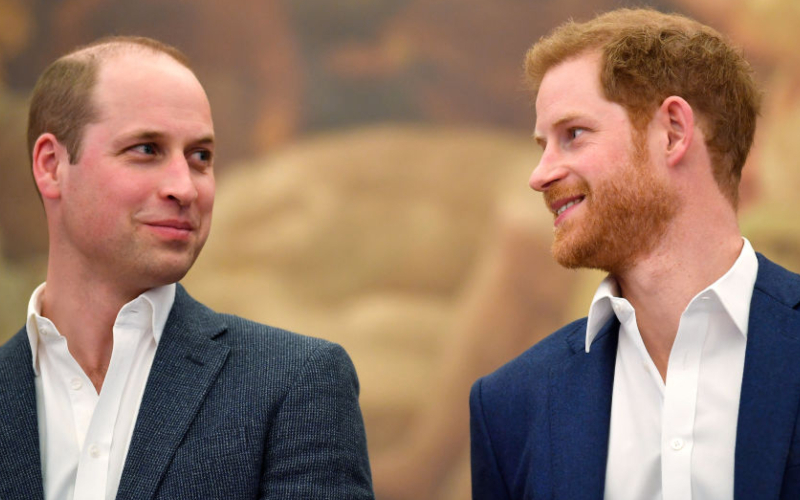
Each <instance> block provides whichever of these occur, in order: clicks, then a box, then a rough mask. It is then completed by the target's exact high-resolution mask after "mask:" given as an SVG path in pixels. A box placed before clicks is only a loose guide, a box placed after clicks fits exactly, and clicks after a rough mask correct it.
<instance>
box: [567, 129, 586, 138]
mask: <svg viewBox="0 0 800 500" xmlns="http://www.w3.org/2000/svg"><path fill="white" fill-rule="evenodd" d="M584 132H586V129H584V128H581V127H572V128H570V129H569V130H568V131H567V133H568V134H569V138H570V139H577V138H578V137H579V136H580V135H581V134H583V133H584Z"/></svg>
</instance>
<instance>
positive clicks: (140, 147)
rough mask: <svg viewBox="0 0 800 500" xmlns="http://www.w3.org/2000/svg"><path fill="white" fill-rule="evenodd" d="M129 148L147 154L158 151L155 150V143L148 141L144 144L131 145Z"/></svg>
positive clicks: (153, 153)
mask: <svg viewBox="0 0 800 500" xmlns="http://www.w3.org/2000/svg"><path fill="white" fill-rule="evenodd" d="M131 150H132V151H135V152H137V153H142V154H144V155H148V156H151V155H155V154H156V153H158V151H156V145H155V144H153V143H152V142H148V143H145V144H137V145H136V146H133V147H132V148H131Z"/></svg>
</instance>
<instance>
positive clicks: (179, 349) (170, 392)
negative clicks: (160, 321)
mask: <svg viewBox="0 0 800 500" xmlns="http://www.w3.org/2000/svg"><path fill="white" fill-rule="evenodd" d="M224 330H225V325H224V323H223V322H222V320H221V319H220V316H219V315H217V314H215V313H214V312H212V311H211V310H210V309H207V308H206V307H205V306H203V305H202V304H200V303H198V302H196V301H194V299H192V298H191V297H189V295H188V294H187V293H186V291H185V290H184V289H183V287H182V286H180V285H178V287H177V291H176V295H175V303H174V305H173V307H172V311H171V312H170V315H169V319H168V320H167V324H166V326H165V327H164V334H163V335H162V336H161V341H160V342H159V345H158V348H157V349H156V355H155V359H154V360H153V366H152V368H151V369H150V375H149V377H148V380H147V385H146V386H145V390H144V395H143V397H142V404H141V406H140V408H139V415H138V417H137V419H136V426H135V428H134V431H133V436H132V437H131V444H130V448H129V450H128V456H127V457H126V460H125V467H124V469H123V472H122V478H121V480H120V485H119V490H118V492H117V498H137V499H149V498H152V497H153V496H154V494H155V492H156V490H157V488H158V485H159V484H160V483H161V479H162V477H163V475H164V473H165V472H166V470H167V468H168V466H169V464H170V462H171V460H172V456H173V455H174V453H175V450H176V449H177V448H178V446H179V445H180V443H181V441H182V440H183V436H184V435H185V434H186V431H187V430H188V429H189V426H190V424H191V423H192V421H193V420H194V417H195V415H196V414H197V411H198V410H199V408H200V406H201V404H202V402H203V400H204V399H205V397H206V395H207V394H208V391H209V389H210V387H211V385H212V384H213V383H214V381H215V380H216V378H217V376H218V375H219V372H220V370H221V369H222V366H223V365H224V364H225V360H226V359H227V357H228V352H229V350H230V349H229V347H228V346H226V345H223V344H220V343H218V342H215V341H214V340H213V337H214V336H216V335H218V334H219V333H221V332H222V331H224Z"/></svg>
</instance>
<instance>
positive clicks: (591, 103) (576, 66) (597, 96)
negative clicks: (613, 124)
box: [536, 53, 614, 130]
mask: <svg viewBox="0 0 800 500" xmlns="http://www.w3.org/2000/svg"><path fill="white" fill-rule="evenodd" d="M606 105H609V106H613V105H614V104H613V103H611V102H610V101H608V100H607V99H606V98H605V96H604V95H603V92H602V89H601V88H600V55H599V54H598V53H589V54H583V55H580V56H576V57H572V58H570V59H567V60H565V61H563V62H561V63H559V64H557V65H556V66H554V67H552V68H551V69H549V70H548V71H547V72H546V73H545V75H544V78H542V83H541V85H540V86H539V91H538V93H537V95H536V128H537V130H539V129H540V128H546V127H548V126H551V125H552V124H554V123H557V122H560V121H563V120H564V119H565V118H567V117H570V116H582V115H587V114H592V113H593V112H597V111H598V109H597V108H602V107H603V106H606Z"/></svg>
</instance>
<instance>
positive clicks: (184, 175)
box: [161, 154, 197, 207]
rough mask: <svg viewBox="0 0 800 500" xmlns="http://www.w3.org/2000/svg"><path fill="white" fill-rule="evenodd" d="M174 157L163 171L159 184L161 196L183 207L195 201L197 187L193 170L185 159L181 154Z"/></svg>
mask: <svg viewBox="0 0 800 500" xmlns="http://www.w3.org/2000/svg"><path fill="white" fill-rule="evenodd" d="M175 156H176V157H175V159H174V160H172V161H170V162H169V164H168V165H167V167H166V169H165V172H164V178H163V179H162V182H161V196H162V197H163V198H166V199H171V200H175V201H176V202H178V205H180V206H182V207H184V206H187V205H190V204H191V203H192V202H193V201H194V200H196V199H197V185H196V184H195V179H194V174H193V170H192V168H191V167H190V166H189V163H188V162H187V161H186V158H185V157H184V156H183V155H182V154H181V155H175Z"/></svg>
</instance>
